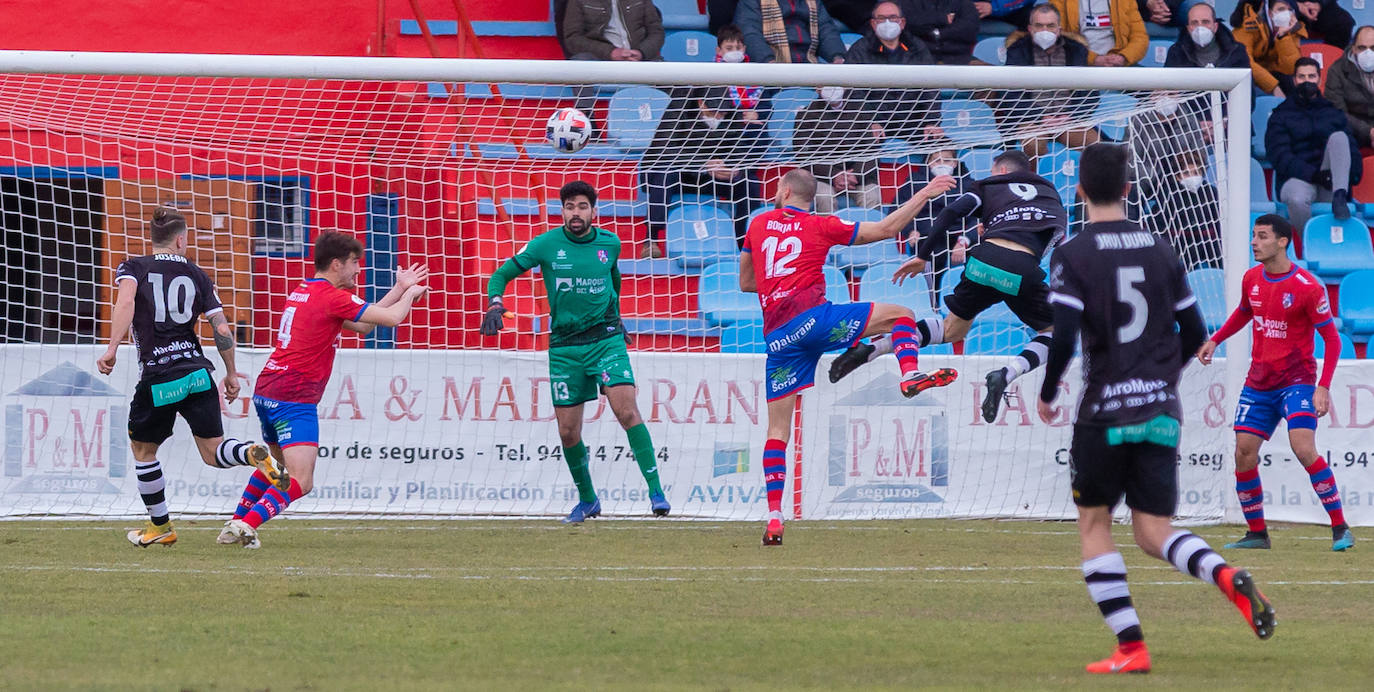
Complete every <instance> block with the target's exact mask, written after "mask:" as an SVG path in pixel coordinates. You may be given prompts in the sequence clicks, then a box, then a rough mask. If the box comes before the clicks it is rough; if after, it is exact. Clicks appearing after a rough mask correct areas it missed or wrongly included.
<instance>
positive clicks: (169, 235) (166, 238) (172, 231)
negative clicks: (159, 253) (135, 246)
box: [148, 207, 186, 245]
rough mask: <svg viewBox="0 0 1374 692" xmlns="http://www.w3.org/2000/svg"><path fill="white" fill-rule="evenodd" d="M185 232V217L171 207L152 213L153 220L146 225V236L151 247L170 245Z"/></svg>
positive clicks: (159, 208) (160, 208)
mask: <svg viewBox="0 0 1374 692" xmlns="http://www.w3.org/2000/svg"><path fill="white" fill-rule="evenodd" d="M185 232H186V217H185V216H182V215H181V212H179V211H177V210H175V209H173V208H171V207H158V208H157V209H155V210H154V211H153V220H152V221H151V222H150V223H149V224H148V235H149V237H150V239H151V240H152V241H153V245H170V244H171V243H172V241H174V240H176V239H177V236H179V235H181V234H182V233H185Z"/></svg>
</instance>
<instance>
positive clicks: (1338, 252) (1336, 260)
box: [1302, 214, 1374, 279]
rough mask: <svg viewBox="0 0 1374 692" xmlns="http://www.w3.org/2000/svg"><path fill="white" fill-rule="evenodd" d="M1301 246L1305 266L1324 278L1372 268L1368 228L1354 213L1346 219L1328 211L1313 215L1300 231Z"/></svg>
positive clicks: (1373, 256) (1372, 255)
mask: <svg viewBox="0 0 1374 692" xmlns="http://www.w3.org/2000/svg"><path fill="white" fill-rule="evenodd" d="M1302 250H1303V252H1302V254H1303V259H1305V260H1307V264H1308V266H1309V267H1311V270H1312V271H1313V272H1316V273H1317V274H1318V275H1320V276H1322V277H1323V278H1327V277H1329V278H1333V279H1339V278H1340V277H1342V276H1345V275H1346V274H1349V273H1351V272H1355V271H1359V270H1361V269H1371V268H1374V247H1371V244H1370V239H1369V228H1368V227H1366V226H1365V225H1364V222H1363V221H1361V220H1359V219H1357V218H1355V217H1353V216H1352V217H1350V218H1348V219H1346V220H1345V221H1337V220H1336V217H1334V216H1332V215H1330V214H1322V215H1320V216H1313V217H1312V218H1311V219H1309V220H1308V221H1307V227H1306V228H1304V229H1303V231H1302Z"/></svg>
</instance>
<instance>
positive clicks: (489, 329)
mask: <svg viewBox="0 0 1374 692" xmlns="http://www.w3.org/2000/svg"><path fill="white" fill-rule="evenodd" d="M526 247H528V246H526ZM526 271H528V270H527V269H525V268H524V267H522V266H521V265H520V263H519V262H517V261H516V260H515V258H514V257H512V258H510V259H508V260H506V262H505V264H502V265H501V266H500V268H498V269H497V270H496V272H495V273H494V274H492V275H491V278H490V279H488V280H487V311H486V313H484V314H483V315H482V324H481V326H480V327H478V331H480V332H481V333H482V334H483V335H484V336H495V335H496V334H497V333H498V332H500V331H501V328H502V327H504V326H505V322H504V320H505V319H506V318H508V317H514V316H515V315H514V313H511V312H510V311H509V310H507V309H506V304H505V301H504V300H503V299H502V298H501V296H502V295H503V294H505V292H506V285H507V284H509V283H510V282H511V281H512V280H514V279H515V277H517V276H520V275H521V274H524V273H525V272H526ZM617 271H618V270H617Z"/></svg>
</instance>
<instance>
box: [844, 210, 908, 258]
mask: <svg viewBox="0 0 1374 692" xmlns="http://www.w3.org/2000/svg"><path fill="white" fill-rule="evenodd" d="M835 216H838V217H839V218H841V219H844V220H845V221H849V222H859V223H863V222H865V221H882V220H883V217H884V216H886V214H884V213H883V212H882V211H881V210H878V209H866V208H864V207H845V208H844V209H838V210H836V211H835ZM901 256H902V252H901V249H900V248H898V247H897V243H896V241H890V240H889V241H879V242H876V243H869V244H868V245H850V246H836V247H834V248H831V250H830V257H829V261H830V263H831V264H833V265H835V266H836V267H839V268H840V269H842V270H848V271H850V272H852V273H853V274H855V275H862V274H863V273H864V270H865V269H867V268H868V267H870V266H872V265H874V264H880V263H882V262H890V261H892V260H897V259H901Z"/></svg>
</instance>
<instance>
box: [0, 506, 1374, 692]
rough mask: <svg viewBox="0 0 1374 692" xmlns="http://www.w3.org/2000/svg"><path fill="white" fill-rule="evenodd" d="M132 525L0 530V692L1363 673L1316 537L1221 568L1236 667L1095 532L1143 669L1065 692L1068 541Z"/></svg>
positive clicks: (686, 527) (1347, 579)
mask: <svg viewBox="0 0 1374 692" xmlns="http://www.w3.org/2000/svg"><path fill="white" fill-rule="evenodd" d="M135 525H136V522H132V521H128V522H100V523H90V522H76V523H73V522H63V523H58V522H0V553H2V554H3V555H4V559H3V561H0V562H2V564H0V688H3V689H17V690H23V689H42V690H47V689H81V690H91V689H112V690H134V689H162V690H267V689H270V690H276V691H281V690H348V689H359V690H372V689H375V690H382V689H386V690H427V689H435V690H439V689H474V690H526V689H576V690H601V689H626V690H630V689H633V690H646V689H648V690H652V689H708V690H789V689H817V690H835V689H909V688H913V687H917V688H927V687H934V688H946V689H1046V688H1055V689H1061V688H1069V689H1127V688H1129V689H1142V688H1150V689H1169V690H1177V689H1208V690H1218V689H1244V690H1258V689H1323V690H1332V689H1368V685H1369V678H1368V676H1369V674H1370V672H1371V670H1374V545H1357V547H1356V549H1355V550H1353V551H1351V552H1349V553H1345V554H1336V553H1332V552H1330V543H1329V531H1328V530H1327V529H1326V528H1324V527H1317V526H1278V527H1275V528H1274V530H1273V534H1274V549H1273V550H1271V551H1249V552H1246V551H1225V552H1224V554H1225V555H1226V557H1227V558H1229V559H1232V560H1234V561H1235V564H1238V565H1241V566H1245V567H1248V568H1249V569H1251V571H1252V572H1253V573H1254V574H1255V576H1256V578H1257V580H1258V581H1259V583H1260V584H1261V588H1262V589H1263V590H1264V591H1265V593H1266V595H1268V596H1269V597H1270V599H1271V600H1272V601H1273V602H1274V605H1275V607H1276V609H1277V611H1278V627H1277V630H1276V634H1275V635H1274V637H1273V638H1272V639H1270V640H1269V641H1263V642H1262V641H1259V640H1258V639H1256V638H1255V637H1254V635H1253V634H1252V633H1251V632H1250V630H1249V628H1248V627H1247V626H1246V625H1245V623H1244V621H1243V619H1242V618H1241V616H1240V615H1239V613H1237V612H1236V611H1235V610H1234V608H1233V607H1232V606H1231V605H1230V603H1228V602H1227V601H1226V600H1225V599H1224V598H1222V596H1221V595H1220V594H1219V593H1218V592H1217V591H1216V589H1215V588H1213V587H1211V586H1209V585H1204V584H1201V583H1198V582H1196V581H1194V580H1192V579H1189V578H1186V577H1184V576H1182V575H1180V574H1179V573H1177V572H1175V571H1174V570H1173V569H1172V568H1169V567H1168V566H1167V565H1165V564H1164V563H1161V562H1157V561H1154V560H1151V559H1149V558H1147V557H1145V556H1144V555H1142V554H1141V553H1140V552H1139V551H1137V550H1135V549H1134V547H1133V546H1128V545H1126V544H1127V543H1128V542H1129V540H1130V538H1129V530H1128V529H1127V528H1126V527H1118V528H1117V533H1116V535H1117V541H1118V543H1119V544H1121V547H1122V552H1123V554H1124V555H1125V556H1126V563H1127V565H1128V566H1129V568H1130V585H1131V591H1132V595H1133V596H1134V599H1135V604H1136V607H1137V609H1138V610H1139V612H1140V616H1141V620H1142V623H1143V626H1144V630H1145V634H1146V639H1147V642H1148V643H1149V645H1150V649H1151V653H1152V655H1153V658H1154V672H1153V673H1152V674H1150V675H1148V676H1123V677H1121V678H1113V679H1105V680H1104V679H1101V678H1098V677H1091V676H1088V675H1087V674H1086V673H1083V672H1082V666H1083V665H1084V664H1085V663H1087V662H1089V661H1090V660H1094V659H1096V658H1100V657H1102V656H1105V655H1107V654H1108V653H1110V651H1111V649H1112V646H1113V644H1114V640H1113V638H1112V636H1111V633H1110V632H1109V630H1108V629H1107V627H1106V625H1105V624H1103V622H1102V620H1101V618H1100V617H1099V615H1098V613H1097V609H1096V608H1095V607H1094V606H1093V604H1092V602H1091V601H1090V600H1089V598H1088V595H1087V591H1086V589H1085V588H1084V585H1083V582H1082V579H1081V577H1080V573H1079V570H1078V563H1079V557H1078V545H1077V533H1076V529H1075V526H1074V525H1073V524H1071V523H1041V522H990V521H882V522H793V523H791V524H789V525H788V527H787V536H786V545H784V546H782V547H781V548H763V547H761V546H760V545H759V536H760V534H761V530H762V526H761V525H760V524H754V523H700V522H685V521H654V522H650V521H614V520H605V519H598V520H593V521H591V522H588V524H587V525H585V526H581V527H564V526H561V525H559V524H557V523H556V522H554V521H529V520H521V521H460V522H450V521H433V522H426V521H421V522H404V521H340V520H310V521H307V520H299V519H297V520H290V519H288V520H278V521H275V522H273V523H272V524H270V525H269V526H268V527H266V528H265V530H264V531H263V534H262V536H263V544H264V546H263V549H261V550H259V551H246V550H243V549H241V548H239V547H237V546H233V547H225V546H219V545H216V544H215V536H216V533H217V531H218V529H219V523H218V522H208V521H179V522H177V528H178V532H179V534H180V541H179V542H178V543H177V544H176V545H175V546H172V547H170V548H167V547H162V546H154V547H151V548H146V549H140V548H135V547H133V546H131V545H129V544H128V543H127V542H125V540H124V535H123V534H124V530H125V529H128V528H133V527H134V526H135ZM1199 533H1200V534H1201V535H1202V536H1203V537H1204V538H1206V539H1207V540H1208V541H1209V542H1210V543H1211V544H1212V546H1213V547H1219V546H1220V545H1221V544H1222V543H1223V542H1225V540H1227V539H1228V538H1233V537H1235V536H1237V535H1239V533H1240V530H1239V529H1238V528H1237V527H1205V528H1203V529H1201V530H1199ZM1366 536H1368V537H1367V538H1366ZM1357 539H1363V540H1374V532H1368V533H1361V532H1358V530H1357Z"/></svg>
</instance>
